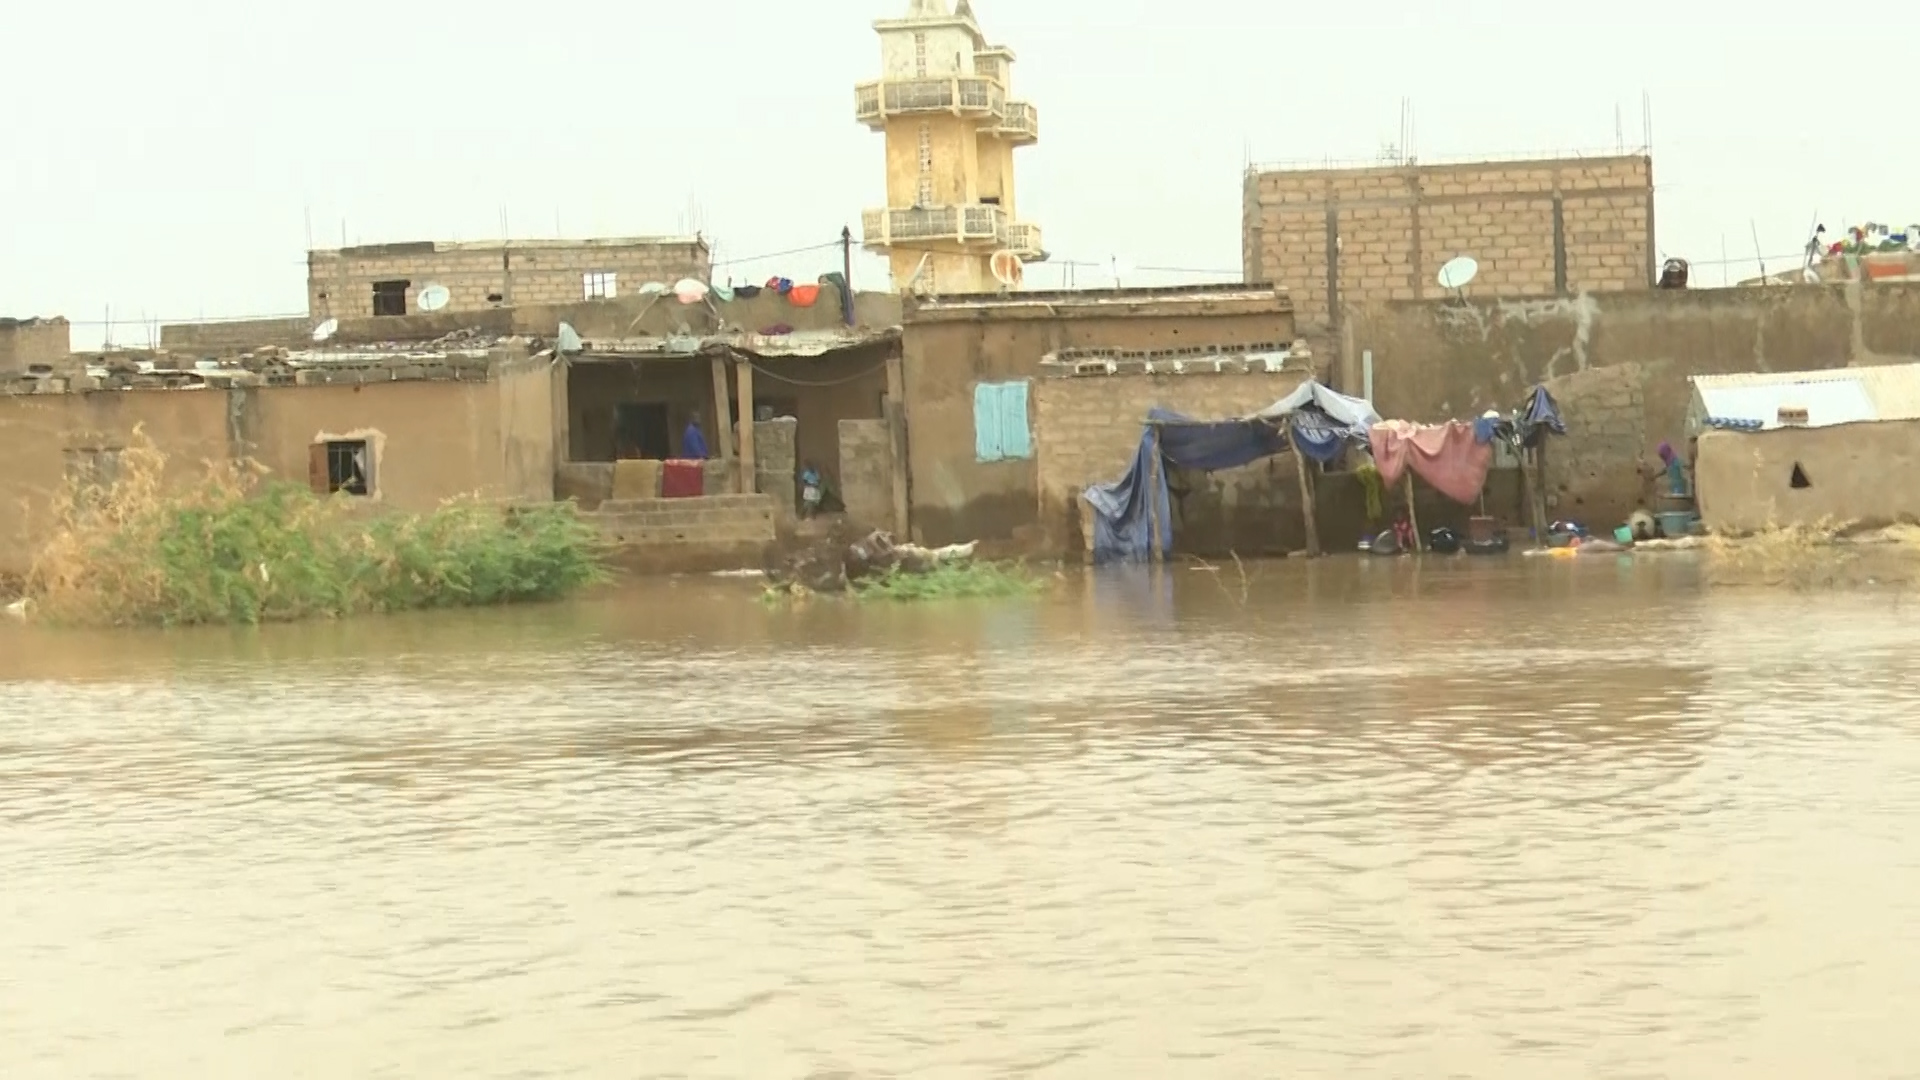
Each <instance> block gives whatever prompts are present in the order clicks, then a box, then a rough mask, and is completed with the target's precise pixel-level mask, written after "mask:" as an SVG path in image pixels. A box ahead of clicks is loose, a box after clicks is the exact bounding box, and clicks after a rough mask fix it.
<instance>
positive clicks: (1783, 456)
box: [1687, 364, 1920, 533]
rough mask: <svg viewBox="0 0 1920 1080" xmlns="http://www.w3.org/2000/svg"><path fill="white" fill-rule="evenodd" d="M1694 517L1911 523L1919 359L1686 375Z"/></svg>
mask: <svg viewBox="0 0 1920 1080" xmlns="http://www.w3.org/2000/svg"><path fill="white" fill-rule="evenodd" d="M1692 384H1693V391H1692V401H1691V403H1690V405H1689V410H1688V422H1687V427H1688V433H1689V436H1690V439H1691V441H1692V442H1693V444H1694V446H1693V474H1694V475H1693V483H1694V488H1695V492H1696V495H1697V498H1698V503H1699V509H1700V516H1701V520H1702V522H1703V523H1704V524H1705V525H1706V526H1707V527H1708V528H1709V529H1712V530H1715V531H1717V532H1728V533H1749V532H1757V531H1760V530H1763V529H1768V528H1774V527H1784V526H1792V525H1823V524H1824V525H1841V524H1845V523H1850V522H1860V523H1886V522H1894V521H1914V520H1920V488H1916V487H1915V486H1914V485H1913V484H1912V483H1909V482H1907V479H1906V478H1908V477H1910V476H1912V475H1913V474H1914V472H1915V470H1916V469H1920V364H1890V365H1885V366H1879V367H1858V368H1839V369H1834V370H1830V371H1797V372H1756V373H1752V374H1745V375H1709V376H1699V377H1696V378H1694V379H1693V380H1692Z"/></svg>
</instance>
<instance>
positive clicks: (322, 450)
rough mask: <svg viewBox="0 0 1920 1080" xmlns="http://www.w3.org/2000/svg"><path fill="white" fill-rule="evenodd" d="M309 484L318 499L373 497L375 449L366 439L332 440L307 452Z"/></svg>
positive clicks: (314, 446)
mask: <svg viewBox="0 0 1920 1080" xmlns="http://www.w3.org/2000/svg"><path fill="white" fill-rule="evenodd" d="M307 480H308V483H309V484H310V485H311V486H312V488H313V493H314V494H315V495H332V494H334V493H336V492H342V491H344V492H346V493H347V494H349V495H371V494H373V448H372V447H371V446H370V445H368V443H367V440H365V439H330V440H328V441H326V442H317V443H314V444H313V445H312V446H311V447H309V448H308V449H307Z"/></svg>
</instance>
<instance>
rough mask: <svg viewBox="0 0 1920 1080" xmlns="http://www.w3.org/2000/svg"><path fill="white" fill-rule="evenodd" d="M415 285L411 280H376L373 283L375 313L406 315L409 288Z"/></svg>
mask: <svg viewBox="0 0 1920 1080" xmlns="http://www.w3.org/2000/svg"><path fill="white" fill-rule="evenodd" d="M412 287H413V282H411V281H376V282H374V283H373V313H374V314H375V315H405V314H406V313H407V290H408V289H409V288H412Z"/></svg>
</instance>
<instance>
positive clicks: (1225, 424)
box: [1086, 380, 1380, 564]
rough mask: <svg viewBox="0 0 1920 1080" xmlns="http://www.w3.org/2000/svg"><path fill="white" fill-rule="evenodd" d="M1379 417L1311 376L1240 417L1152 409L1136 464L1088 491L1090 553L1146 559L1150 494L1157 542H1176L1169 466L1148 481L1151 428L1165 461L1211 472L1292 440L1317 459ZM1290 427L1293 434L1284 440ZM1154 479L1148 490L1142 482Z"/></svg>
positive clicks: (1268, 453)
mask: <svg viewBox="0 0 1920 1080" xmlns="http://www.w3.org/2000/svg"><path fill="white" fill-rule="evenodd" d="M1379 422H1380V417H1379V414H1377V413H1375V412H1374V411H1373V407H1372V406H1371V405H1368V404H1367V403H1366V402H1365V401H1362V400H1361V399H1359V398H1350V397H1346V396H1344V395H1341V394H1336V393H1334V392H1333V391H1331V390H1328V389H1327V388H1326V387H1324V386H1321V385H1320V384H1319V383H1317V382H1314V381H1312V380H1308V381H1307V382H1304V383H1302V384H1301V385H1300V388H1299V389H1297V390H1295V391H1294V392H1293V393H1291V394H1289V395H1287V396H1286V397H1284V398H1281V399H1280V400H1279V401H1276V402H1274V403H1273V404H1272V405H1269V406H1268V407H1267V408H1265V409H1262V410H1261V411H1259V412H1257V413H1255V414H1253V415H1252V416H1249V417H1245V418H1243V419H1239V420H1213V421H1204V420H1192V419H1190V418H1188V417H1185V416H1182V415H1180V414H1179V413H1176V412H1172V411H1170V410H1167V409H1150V410H1148V412H1147V426H1146V428H1145V430H1144V431H1142V433H1141V435H1140V445H1139V448H1138V449H1137V450H1136V451H1135V452H1134V456H1133V465H1132V467H1131V468H1129V469H1128V470H1127V473H1126V475H1124V476H1122V477H1121V478H1120V479H1118V480H1115V481H1114V482H1113V483H1110V484H1095V485H1094V486H1092V487H1090V488H1088V489H1087V491H1086V498H1087V502H1088V504H1089V505H1091V506H1092V508H1093V517H1094V521H1093V560H1094V562H1095V563H1096V564H1102V563H1112V562H1144V561H1146V560H1147V559H1148V558H1149V557H1150V556H1151V554H1152V551H1153V528H1152V525H1151V520H1152V515H1150V514H1149V512H1148V508H1149V506H1150V505H1153V504H1151V503H1149V501H1148V499H1149V498H1151V499H1152V500H1153V501H1154V503H1157V504H1158V511H1157V512H1158V516H1159V521H1160V550H1162V551H1168V550H1171V549H1172V547H1173V520H1172V513H1173V511H1172V506H1171V503H1170V500H1169V498H1168V495H1167V478H1166V470H1165V469H1164V468H1163V469H1161V470H1160V476H1159V483H1158V484H1153V483H1152V477H1153V472H1154V470H1153V451H1154V431H1155V430H1156V429H1158V431H1159V433H1160V455H1161V458H1162V460H1163V461H1164V462H1165V463H1166V464H1167V465H1172V466H1177V467H1179V468H1184V469H1200V470H1202V471H1206V472H1213V471H1216V470H1219V469H1233V468H1238V467H1240V466H1242V465H1250V464H1252V463H1253V462H1256V461H1259V460H1260V459H1262V458H1268V457H1272V456H1274V455H1276V454H1284V453H1286V452H1287V450H1288V449H1289V442H1290V441H1291V444H1292V447H1293V448H1295V449H1297V450H1299V452H1300V453H1302V454H1305V455H1306V456H1307V457H1308V458H1310V459H1312V460H1314V461H1319V462H1322V463H1325V462H1330V461H1333V460H1334V459H1335V458H1337V457H1339V456H1340V452H1341V450H1342V448H1343V447H1344V445H1345V443H1346V442H1347V440H1350V439H1365V438H1366V437H1367V431H1368V430H1369V429H1370V428H1371V427H1372V426H1373V425H1374V424H1377V423H1379ZM1289 435H1291V440H1289ZM1150 486H1151V487H1153V488H1154V490H1153V492H1152V493H1151V495H1149V494H1148V492H1147V489H1148V488H1149V487H1150Z"/></svg>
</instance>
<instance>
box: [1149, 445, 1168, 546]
mask: <svg viewBox="0 0 1920 1080" xmlns="http://www.w3.org/2000/svg"><path fill="white" fill-rule="evenodd" d="M1152 441H1153V450H1152V454H1153V457H1152V458H1151V459H1149V460H1148V462H1147V528H1149V529H1151V530H1153V537H1152V539H1151V541H1150V550H1151V551H1152V555H1153V561H1154V562H1156V563H1157V562H1163V561H1165V559H1166V557H1167V553H1166V550H1165V545H1163V544H1162V543H1161V542H1160V484H1161V479H1160V425H1159V424H1155V425H1153V440H1152Z"/></svg>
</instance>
